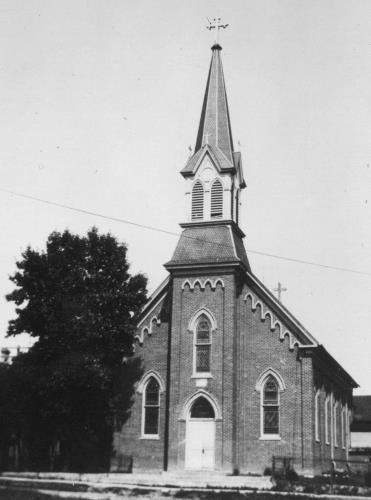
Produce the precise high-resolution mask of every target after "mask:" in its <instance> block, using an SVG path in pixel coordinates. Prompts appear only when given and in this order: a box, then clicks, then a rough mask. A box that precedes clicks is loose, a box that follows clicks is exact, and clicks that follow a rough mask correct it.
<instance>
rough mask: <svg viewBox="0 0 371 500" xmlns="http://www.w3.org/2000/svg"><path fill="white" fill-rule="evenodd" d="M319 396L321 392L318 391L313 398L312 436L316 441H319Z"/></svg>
mask: <svg viewBox="0 0 371 500" xmlns="http://www.w3.org/2000/svg"><path fill="white" fill-rule="evenodd" d="M320 395H321V392H320V390H319V389H318V391H317V392H316V395H315V396H314V435H315V439H316V441H320V413H321V408H320Z"/></svg>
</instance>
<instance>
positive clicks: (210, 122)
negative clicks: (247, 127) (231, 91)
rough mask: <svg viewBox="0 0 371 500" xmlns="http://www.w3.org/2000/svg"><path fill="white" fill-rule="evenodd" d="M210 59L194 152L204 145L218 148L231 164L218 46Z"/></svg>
mask: <svg viewBox="0 0 371 500" xmlns="http://www.w3.org/2000/svg"><path fill="white" fill-rule="evenodd" d="M211 50H212V57H211V63H210V69H209V76H208V79H207V84H206V91H205V96H204V102H203V106H202V111H201V119H200V124H199V127H198V134H197V139H196V147H195V152H197V151H198V150H200V149H201V148H202V146H204V145H205V144H209V145H211V146H213V147H217V148H219V149H220V150H221V151H222V152H223V153H224V155H225V156H226V158H227V159H228V161H229V162H230V163H231V164H233V140H232V130H231V123H230V118H229V110H228V101H227V94H226V91H225V82H224V74H223V66H222V61H221V57H220V52H221V50H222V48H221V46H220V45H219V44H215V45H213V46H212V48H211Z"/></svg>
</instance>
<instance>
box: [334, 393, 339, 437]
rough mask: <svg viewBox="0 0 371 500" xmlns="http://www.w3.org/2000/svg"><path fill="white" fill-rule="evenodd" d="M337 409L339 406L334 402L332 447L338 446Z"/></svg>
mask: <svg viewBox="0 0 371 500" xmlns="http://www.w3.org/2000/svg"><path fill="white" fill-rule="evenodd" d="M338 408H339V404H338V402H337V401H336V402H335V404H334V445H335V446H338V445H339V440H338V428H339V427H338V413H339V412H338Z"/></svg>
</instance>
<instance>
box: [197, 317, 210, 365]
mask: <svg viewBox="0 0 371 500" xmlns="http://www.w3.org/2000/svg"><path fill="white" fill-rule="evenodd" d="M210 349H211V335H210V323H209V321H208V319H207V318H206V316H201V318H200V319H199V321H198V323H197V329H196V343H195V358H196V359H195V371H196V373H209V372H210Z"/></svg>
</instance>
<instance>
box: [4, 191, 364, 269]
mask: <svg viewBox="0 0 371 500" xmlns="http://www.w3.org/2000/svg"><path fill="white" fill-rule="evenodd" d="M0 191H1V192H3V193H7V194H10V195H13V196H18V197H20V198H25V199H27V200H32V201H37V202H39V203H44V204H47V205H52V206H54V207H59V208H64V209H66V210H72V211H73V212H78V213H82V214H86V215H92V216H94V217H99V218H101V219H106V220H111V221H114V222H120V223H122V224H128V225H130V226H135V227H139V228H141V229H148V230H149V231H156V232H158V233H163V234H169V235H171V236H177V237H178V238H179V236H181V234H180V233H176V232H175V231H168V230H166V229H162V228H159V227H154V226H148V225H145V224H140V223H138V222H133V221H130V220H126V219H121V218H119V217H111V216H109V215H104V214H100V213H98V212H93V211H91V210H85V209H83V208H76V207H72V206H70V205H64V204H62V203H57V202H55V201H50V200H45V199H42V198H37V197H35V196H30V195H28V194H23V193H17V192H16V191H11V190H8V189H3V188H0ZM183 237H185V238H189V239H191V240H196V241H200V242H205V243H210V244H212V245H218V246H222V247H228V248H230V246H229V245H225V244H224V243H219V242H215V241H212V240H206V239H204V238H197V237H194V236H189V235H183ZM246 250H247V251H248V252H250V253H254V254H256V255H262V256H264V257H271V258H273V259H279V260H286V261H288V262H296V263H298V264H305V265H308V266H314V267H321V268H324V269H333V270H335V271H343V272H346V273H353V274H362V275H365V276H371V272H367V271H359V270H356V269H350V268H346V267H338V266H330V265H327V264H321V263H319V262H312V261H309V260H302V259H296V258H294V257H285V256H283V255H276V254H273V253H268V252H261V251H259V250H252V249H250V248H247V249H246Z"/></svg>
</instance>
